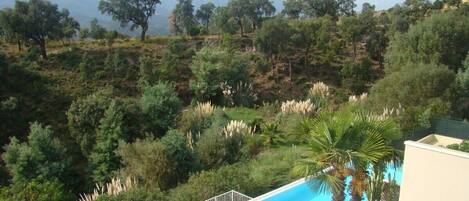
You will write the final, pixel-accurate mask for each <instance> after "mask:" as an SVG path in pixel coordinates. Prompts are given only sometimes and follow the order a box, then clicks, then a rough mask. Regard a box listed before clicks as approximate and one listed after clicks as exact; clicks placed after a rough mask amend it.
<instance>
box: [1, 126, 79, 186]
mask: <svg viewBox="0 0 469 201" xmlns="http://www.w3.org/2000/svg"><path fill="white" fill-rule="evenodd" d="M30 129H31V131H30V133H29V136H28V141H27V142H24V143H20V142H19V140H17V139H16V138H15V137H13V138H12V139H11V142H10V144H8V145H7V146H6V147H5V153H3V154H2V159H3V161H4V162H5V167H6V168H7V169H8V171H9V172H10V173H11V175H12V176H13V181H14V182H15V183H21V182H28V181H30V180H34V179H35V180H38V181H48V180H53V179H58V180H60V181H62V182H64V183H66V184H70V185H73V184H74V183H75V182H77V180H76V179H72V178H71V174H70V173H71V162H72V161H71V157H70V156H69V155H68V153H67V149H66V148H65V146H64V145H63V144H62V143H61V142H60V141H59V139H57V138H54V136H53V131H52V128H51V127H50V126H42V125H41V124H39V123H37V122H36V123H33V124H31V127H30Z"/></svg>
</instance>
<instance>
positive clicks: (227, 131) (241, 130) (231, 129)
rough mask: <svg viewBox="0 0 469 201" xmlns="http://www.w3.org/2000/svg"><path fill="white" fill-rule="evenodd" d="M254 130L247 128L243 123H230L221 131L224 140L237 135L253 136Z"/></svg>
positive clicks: (233, 121)
mask: <svg viewBox="0 0 469 201" xmlns="http://www.w3.org/2000/svg"><path fill="white" fill-rule="evenodd" d="M254 132H255V129H254V128H253V127H251V126H248V125H247V124H246V123H244V122H243V121H236V120H232V121H230V122H229V123H228V124H227V125H226V126H225V128H224V129H223V134H224V135H225V137H226V138H230V137H233V136H237V135H254Z"/></svg>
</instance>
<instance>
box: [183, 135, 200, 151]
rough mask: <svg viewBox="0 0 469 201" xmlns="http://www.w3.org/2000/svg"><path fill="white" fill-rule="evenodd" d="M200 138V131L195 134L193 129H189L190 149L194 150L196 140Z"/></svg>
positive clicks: (188, 140)
mask: <svg viewBox="0 0 469 201" xmlns="http://www.w3.org/2000/svg"><path fill="white" fill-rule="evenodd" d="M198 139H200V132H198V133H196V134H195V135H194V134H192V131H188V132H187V133H186V141H187V147H189V149H191V150H194V146H195V142H196V141H197V140H198Z"/></svg>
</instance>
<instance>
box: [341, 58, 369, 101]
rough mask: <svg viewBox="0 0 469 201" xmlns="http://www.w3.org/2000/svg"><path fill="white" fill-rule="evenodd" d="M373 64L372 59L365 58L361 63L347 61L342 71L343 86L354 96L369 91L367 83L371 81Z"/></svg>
mask: <svg viewBox="0 0 469 201" xmlns="http://www.w3.org/2000/svg"><path fill="white" fill-rule="evenodd" d="M372 65H373V63H372V61H371V59H369V58H364V59H363V60H361V62H360V63H358V62H354V61H347V62H346V63H345V65H344V67H343V68H342V70H341V71H340V75H341V76H342V85H344V86H345V87H347V88H348V89H349V90H351V91H352V93H353V94H362V93H363V92H365V91H366V89H367V86H366V85H367V82H369V81H370V80H371V75H372V73H373V72H372V69H371V67H372Z"/></svg>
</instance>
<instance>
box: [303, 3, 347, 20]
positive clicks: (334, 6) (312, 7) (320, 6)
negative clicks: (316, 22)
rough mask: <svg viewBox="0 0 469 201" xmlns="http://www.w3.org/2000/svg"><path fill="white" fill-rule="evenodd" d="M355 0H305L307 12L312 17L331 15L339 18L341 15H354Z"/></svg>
mask: <svg viewBox="0 0 469 201" xmlns="http://www.w3.org/2000/svg"><path fill="white" fill-rule="evenodd" d="M355 6H356V5H355V3H354V0H305V5H304V7H305V8H304V9H305V13H306V14H307V15H309V16H311V17H322V16H325V15H329V16H331V17H332V18H334V19H337V18H338V17H339V16H340V15H346V16H350V15H353V14H354V13H355V12H354V10H353V9H354V8H355Z"/></svg>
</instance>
